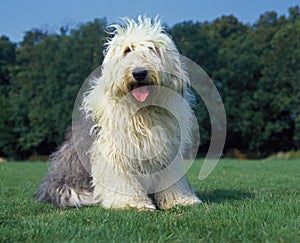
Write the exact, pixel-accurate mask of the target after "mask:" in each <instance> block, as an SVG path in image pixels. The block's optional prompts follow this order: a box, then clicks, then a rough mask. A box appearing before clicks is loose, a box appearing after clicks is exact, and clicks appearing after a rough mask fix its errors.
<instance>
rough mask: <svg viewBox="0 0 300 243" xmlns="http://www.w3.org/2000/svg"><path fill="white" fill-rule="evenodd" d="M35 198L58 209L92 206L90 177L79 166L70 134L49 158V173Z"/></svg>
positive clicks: (80, 165)
mask: <svg viewBox="0 0 300 243" xmlns="http://www.w3.org/2000/svg"><path fill="white" fill-rule="evenodd" d="M35 196H36V198H37V200H38V201H41V202H50V203H52V204H54V205H56V206H59V207H68V206H76V207H78V206H84V205H90V204H93V202H94V200H93V187H92V184H91V177H90V174H89V172H88V171H87V170H86V168H84V167H83V165H82V164H81V161H80V159H79V157H78V155H77V152H76V149H75V146H74V143H73V139H72V134H71V133H69V135H68V138H67V140H66V141H65V142H64V144H63V145H62V146H61V147H60V148H59V150H58V151H57V152H56V153H54V154H53V155H52V156H51V159H50V168H49V172H48V174H47V175H46V177H45V178H44V179H43V181H42V183H41V185H40V187H39V189H38V191H37V193H36V195H35Z"/></svg>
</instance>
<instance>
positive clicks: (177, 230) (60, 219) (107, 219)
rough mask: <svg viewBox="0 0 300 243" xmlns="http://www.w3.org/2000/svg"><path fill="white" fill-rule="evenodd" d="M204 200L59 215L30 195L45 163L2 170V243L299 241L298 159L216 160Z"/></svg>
mask: <svg viewBox="0 0 300 243" xmlns="http://www.w3.org/2000/svg"><path fill="white" fill-rule="evenodd" d="M200 165H201V161H196V162H195V163H194V165H193V167H192V169H191V170H190V171H189V178H190V181H191V184H192V185H193V186H194V187H195V188H196V190H197V192H198V194H199V197H200V198H201V199H202V200H203V201H204V203H203V204H201V205H199V206H192V207H175V208H173V209H171V210H169V211H162V210H161V211H155V212H137V211H135V210H130V211H119V210H105V209H102V208H100V207H97V206H93V207H85V208H80V209H76V208H70V209H65V210H62V209H58V208H55V207H53V206H51V205H46V204H41V203H37V202H35V201H34V199H33V196H32V195H33V194H34V191H35V189H36V187H37V186H38V184H39V182H40V180H41V178H42V177H43V175H44V174H45V173H46V170H47V166H46V164H45V163H38V162H35V163H31V162H22V163H2V164H0V242H57V241H59V242H107V241H109V242H111V241H114V242H157V241H158V242H174V241H176V242H186V241H188V242H201V241H205V242H207V241H210V242H299V241H300V235H299V232H300V227H299V224H300V216H299V214H300V206H299V204H300V196H299V191H300V169H299V168H300V160H289V161H283V160H272V161H238V160H221V161H220V162H219V163H218V165H217V167H216V169H215V170H214V171H213V173H212V174H211V175H210V176H209V177H208V178H207V179H206V180H204V181H199V180H198V179H197V176H198V173H199V168H200Z"/></svg>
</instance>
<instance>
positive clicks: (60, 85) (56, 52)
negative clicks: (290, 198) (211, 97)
mask: <svg viewBox="0 0 300 243" xmlns="http://www.w3.org/2000/svg"><path fill="white" fill-rule="evenodd" d="M106 26H107V21H106V19H96V20H94V21H93V22H88V23H85V24H82V25H80V26H78V27H77V28H74V29H69V28H68V27H67V26H64V27H61V29H60V32H59V33H47V32H46V31H44V30H40V29H32V30H30V31H28V32H26V33H25V36H24V38H23V40H22V41H21V42H20V43H13V42H11V41H10V40H9V38H7V37H5V36H2V37H0V104H1V110H0V156H4V157H12V158H17V159H22V158H27V157H28V156H29V155H32V154H49V153H51V152H52V151H54V150H55V147H56V146H58V145H59V144H60V143H61V142H62V141H63V139H64V134H65V131H66V129H67V128H68V127H69V126H70V125H71V119H72V110H73V105H74V101H75V98H76V95H77V92H78V91H79V89H80V87H81V85H82V83H83V81H84V80H85V79H86V78H87V76H88V75H89V74H90V73H91V72H92V71H93V70H94V69H95V68H96V67H98V66H99V65H100V64H101V62H102V59H103V44H104V43H105V40H106V38H107V33H106ZM167 30H168V32H169V33H170V34H171V35H172V37H173V39H174V41H175V42H176V45H177V47H178V49H179V51H180V52H181V53H182V54H183V55H185V56H187V57H189V58H190V59H192V60H193V61H195V62H196V63H197V64H199V65H200V66H201V67H202V68H203V69H204V70H205V71H206V72H207V73H208V74H209V76H210V77H211V78H212V80H213V82H214V83H215V85H216V87H217V88H218V90H219V91H220V94H221V96H222V98H223V102H224V105H225V109H226V115H227V139H226V144H225V151H229V150H231V149H234V148H235V149H238V150H240V151H243V152H244V153H248V154H251V155H252V156H254V157H263V156H267V155H269V154H271V153H274V152H277V151H287V150H291V149H299V148H300V9H299V7H298V6H296V7H292V8H290V9H289V14H288V16H278V15H277V13H276V12H266V13H265V14H263V15H261V16H260V17H259V19H258V20H257V21H256V22H255V23H254V24H252V25H250V24H243V23H242V22H240V21H239V20H238V19H237V18H236V17H234V16H222V17H220V18H218V19H216V20H214V21H212V22H201V23H200V22H192V21H189V22H182V23H179V24H176V25H174V26H173V27H171V28H167ZM195 113H196V116H197V119H198V120H199V124H200V132H201V149H204V150H205V149H206V148H207V146H208V145H209V139H210V138H209V134H210V122H209V119H208V115H207V112H206V109H205V107H204V106H203V105H201V104H200V105H198V106H196V107H195Z"/></svg>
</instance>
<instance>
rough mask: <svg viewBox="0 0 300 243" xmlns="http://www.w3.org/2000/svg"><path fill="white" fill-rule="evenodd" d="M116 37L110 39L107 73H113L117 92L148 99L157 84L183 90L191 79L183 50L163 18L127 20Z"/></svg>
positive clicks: (142, 99) (115, 91)
mask: <svg viewBox="0 0 300 243" xmlns="http://www.w3.org/2000/svg"><path fill="white" fill-rule="evenodd" d="M113 27H114V28H115V32H114V34H115V35H114V37H113V38H112V39H111V40H110V41H109V42H108V43H107V51H106V55H105V59H104V61H103V76H109V77H110V78H111V80H110V82H112V81H113V84H112V83H110V84H108V85H112V86H113V95H115V96H116V97H122V96H124V95H127V94H128V93H130V94H131V95H132V97H134V99H135V100H136V101H138V102H144V101H145V100H146V99H147V98H148V97H150V96H151V93H152V92H153V91H154V90H155V87H157V86H164V87H167V88H170V89H172V90H174V91H176V92H178V93H180V94H182V93H183V90H184V88H185V86H186V84H185V83H186V82H188V78H187V75H186V74H185V72H184V71H183V69H182V67H181V63H180V60H179V56H180V55H179V53H178V51H177V49H176V47H175V45H174V43H173V41H172V40H171V38H170V37H169V36H168V35H167V34H166V33H165V32H164V30H163V28H162V27H161V25H160V24H159V22H154V23H152V22H151V21H150V20H149V19H139V22H134V21H132V20H127V22H126V23H125V25H124V26H120V25H115V26H113Z"/></svg>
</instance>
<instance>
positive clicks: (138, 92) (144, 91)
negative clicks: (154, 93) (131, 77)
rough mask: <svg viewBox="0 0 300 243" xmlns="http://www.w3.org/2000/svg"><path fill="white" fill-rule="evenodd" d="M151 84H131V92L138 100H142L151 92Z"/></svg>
mask: <svg viewBox="0 0 300 243" xmlns="http://www.w3.org/2000/svg"><path fill="white" fill-rule="evenodd" d="M151 90H152V88H151V86H149V85H141V84H136V85H135V86H133V88H132V91H131V94H132V96H133V97H134V98H135V99H136V100H137V101H139V102H144V101H145V100H146V99H147V98H148V96H149V94H150V93H151Z"/></svg>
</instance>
